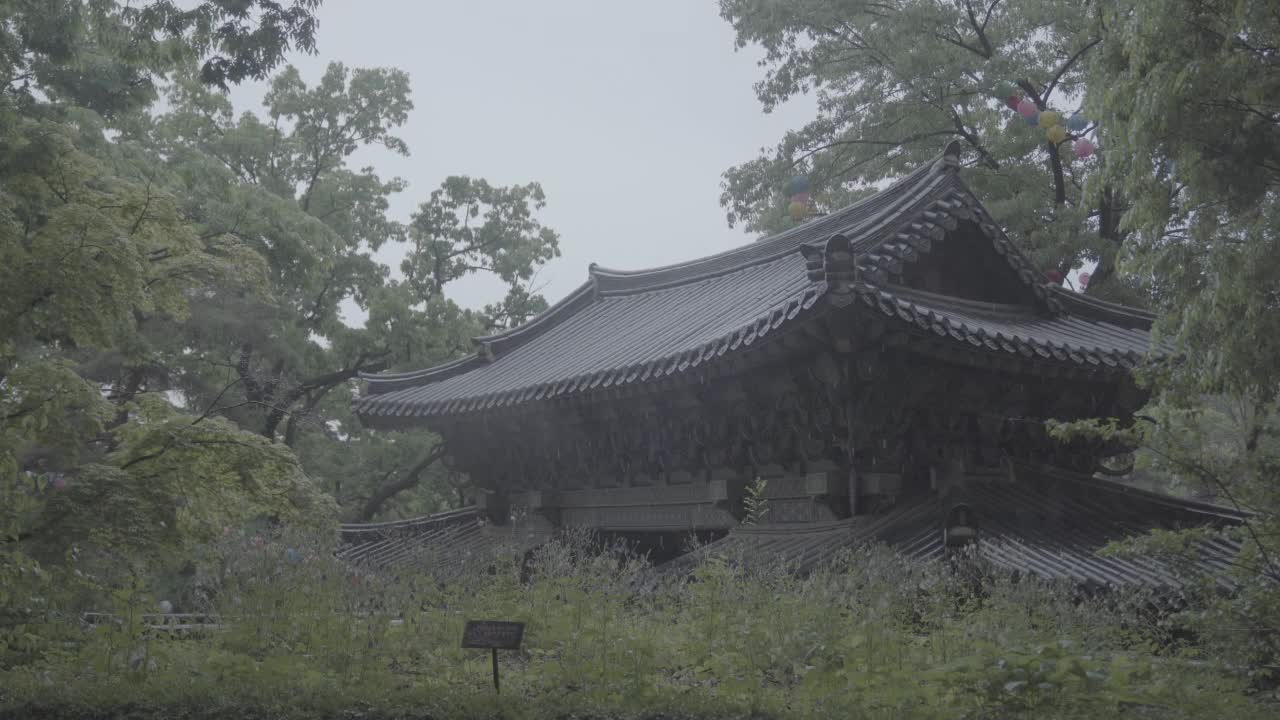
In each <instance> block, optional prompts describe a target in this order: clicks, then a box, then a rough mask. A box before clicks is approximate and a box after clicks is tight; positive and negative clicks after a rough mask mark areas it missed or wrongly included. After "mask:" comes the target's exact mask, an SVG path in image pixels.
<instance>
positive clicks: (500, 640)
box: [462, 620, 524, 693]
mask: <svg viewBox="0 0 1280 720" xmlns="http://www.w3.org/2000/svg"><path fill="white" fill-rule="evenodd" d="M523 638H524V623H522V622H506V621H503V620H468V621H467V626H466V627H465V628H463V630H462V647H464V648H486V649H488V650H490V651H491V652H492V653H493V690H494V692H495V693H501V692H502V687H501V685H500V684H499V682H498V651H499V650H519V649H520V641H521V640H522V639H523Z"/></svg>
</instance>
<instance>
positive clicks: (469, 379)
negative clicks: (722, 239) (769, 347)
mask: <svg viewBox="0 0 1280 720" xmlns="http://www.w3.org/2000/svg"><path fill="white" fill-rule="evenodd" d="M958 154H959V150H958V147H957V146H951V147H949V148H948V149H947V151H946V152H945V153H944V154H943V155H941V156H940V157H939V158H938V159H937V160H936V161H934V162H932V163H929V164H927V165H925V166H924V167H921V168H920V169H918V170H916V171H915V172H913V173H911V174H910V175H908V176H906V177H904V178H903V179H902V180H900V181H899V182H897V183H895V184H894V185H892V186H891V187H889V188H887V189H885V190H883V191H881V192H879V193H877V194H876V195H874V196H871V197H870V198H867V199H865V200H863V201H862V202H859V203H857V204H854V205H851V206H849V207H847V208H844V209H842V210H839V211H837V212H834V213H832V214H830V215H827V216H824V217H820V218H818V219H815V220H813V221H811V222H808V223H806V224H804V225H801V226H798V227H796V228H794V229H792V230H789V231H787V232H785V233H782V234H780V235H777V236H775V237H772V238H768V239H766V240H763V241H760V242H755V243H751V244H749V245H745V246H743V247H739V248H735V249H733V250H729V251H727V252H724V253H720V254H717V255H713V256H710V257H706V258H699V259H696V260H692V261H690V262H686V263H681V264H678V265H672V266H668V267H663V268H655V269H651V270H643V271H636V272H624V271H618V270H608V269H603V268H599V267H595V266H593V267H592V269H591V274H590V280H589V281H588V282H587V283H586V284H584V285H583V286H582V287H580V288H579V289H578V290H576V291H575V292H573V293H572V294H570V295H569V296H568V297H567V298H565V299H564V300H562V301H561V302H559V303H557V304H556V305H555V306H553V307H552V308H550V309H549V310H547V311H546V312H545V313H543V314H542V315H540V316H538V317H537V318H535V319H533V320H532V321H530V322H529V323H526V324H525V325H522V326H520V327H518V328H514V329H512V330H508V331H504V332H501V333H498V334H495V335H490V336H486V337H482V338H477V339H476V343H477V352H475V353H473V354H471V355H468V356H466V357H463V358H460V359H458V360H455V361H452V362H449V363H446V364H444V365H440V366H437V367H434V368H428V369H425V370H419V371H414V372H407V373H387V374H379V375H371V376H367V377H366V378H365V379H366V380H367V381H368V392H367V393H366V394H365V396H364V397H362V398H361V399H359V400H358V401H357V402H356V406H355V409H356V412H357V413H358V414H359V415H360V417H361V418H362V419H363V420H364V421H365V422H366V423H370V424H372V425H375V426H376V425H380V424H402V423H405V422H413V421H414V420H415V419H420V418H421V419H425V418H429V417H438V416H452V415H459V414H464V413H473V412H482V411H486V410H493V409H497V408H506V407H512V406H516V405H522V404H525V403H531V402H537V401H542V400H547V399H552V398H560V397H565V396H570V395H574V394H579V393H584V392H589V391H594V390H599V389H605V388H611V387H618V386H626V385H634V384H638V383H646V382H650V381H654V380H657V379H661V378H664V377H668V376H671V375H675V374H679V373H684V372H689V371H692V370H696V369H698V368H700V367H703V366H705V365H707V364H708V363H712V362H715V361H716V360H717V359H719V358H722V357H724V356H726V355H732V354H735V353H741V352H746V351H749V349H750V348H752V347H753V346H754V345H756V344H758V343H760V342H761V341H762V339H764V338H766V337H767V336H769V335H770V334H771V333H775V332H776V331H778V330H779V329H780V328H782V327H783V326H785V325H788V324H791V323H797V322H802V321H804V320H805V319H808V318H810V317H812V316H815V315H817V314H820V313H821V312H824V311H826V309H827V304H826V303H819V300H821V299H822V297H823V295H824V294H826V293H827V291H828V285H827V283H826V282H824V281H823V280H821V279H816V278H815V277H814V275H813V274H812V273H811V271H812V270H813V267H812V266H811V264H808V263H807V259H806V256H809V258H812V257H813V256H814V254H815V252H817V253H818V254H819V255H820V254H821V253H820V252H818V251H817V250H815V248H820V247H822V246H823V245H824V244H825V243H826V242H827V241H828V240H829V239H830V238H832V237H835V236H841V237H843V238H846V239H847V241H848V242H849V245H850V249H851V250H853V251H854V253H855V257H856V260H855V262H856V265H857V268H858V270H859V279H858V281H857V283H856V286H855V290H856V294H857V297H858V298H860V299H861V300H862V302H863V304H864V305H865V306H866V307H868V308H871V309H874V310H878V311H879V312H880V313H881V315H882V316H883V317H885V318H887V319H888V320H889V321H891V322H893V321H896V322H900V323H903V324H905V325H906V326H909V328H910V329H911V330H913V331H915V332H919V333H926V334H931V335H933V336H936V338H938V339H943V340H949V341H953V342H956V343H959V344H960V345H961V346H964V347H966V348H968V349H970V350H976V351H978V352H989V353H995V354H1003V355H1010V356H1014V357H1021V358H1029V359H1031V360H1035V361H1038V362H1048V363H1062V364H1067V365H1071V366H1074V367H1078V368H1085V369H1088V370H1098V371H1104V372H1105V371H1108V370H1125V369H1128V368H1131V367H1133V366H1134V365H1136V364H1137V363H1139V362H1140V361H1141V359H1142V357H1143V356H1144V355H1145V354H1146V351H1147V347H1148V345H1149V343H1150V334H1149V329H1150V324H1151V318H1150V316H1148V315H1146V314H1144V313H1141V312H1139V311H1136V310H1131V309H1129V308H1124V307H1120V306H1115V305H1110V304H1107V303H1101V302H1098V301H1095V300H1092V299H1090V298H1086V297H1083V296H1078V295H1076V294H1075V293H1070V292H1067V291H1064V290H1062V289H1061V288H1053V287H1051V286H1049V285H1047V284H1045V283H1044V282H1042V280H1041V277H1042V276H1041V275H1040V273H1039V272H1037V271H1036V270H1035V268H1034V267H1032V265H1031V263H1030V262H1029V261H1028V260H1027V259H1026V258H1025V257H1024V256H1023V255H1022V253H1021V252H1020V251H1018V249H1017V248H1016V247H1015V246H1014V244H1013V243H1012V242H1011V241H1010V240H1009V239H1008V238H1007V237H1005V235H1004V234H1003V232H1002V231H1001V230H1000V229H999V228H998V227H997V226H996V225H995V224H994V222H993V221H992V220H991V218H990V217H989V216H988V215H987V214H986V211H985V210H984V209H983V208H982V207H981V204H980V203H979V202H978V201H977V200H976V199H975V198H974V197H973V196H972V194H971V193H970V192H969V191H968V189H967V188H966V187H965V186H964V184H963V183H962V182H961V180H960V178H959V175H958V172H957V168H958ZM957 219H963V220H966V221H970V222H973V223H975V224H977V225H978V226H979V227H980V228H982V231H983V235H984V236H985V237H986V238H987V239H988V240H989V241H990V242H991V243H992V246H993V248H994V249H995V250H996V252H998V253H999V254H1000V255H1001V256H1003V257H1004V258H1005V260H1006V261H1007V262H1008V264H1009V265H1010V267H1011V268H1012V269H1013V270H1014V271H1015V272H1016V273H1017V276H1018V277H1019V278H1021V280H1022V281H1023V283H1024V284H1025V285H1026V287H1027V289H1028V295H1029V296H1030V297H1034V298H1038V299H1039V300H1038V301H1037V302H1034V303H1029V304H1024V305H1001V304H996V303H984V302H976V301H972V300H962V299H959V298H953V297H948V296H943V295H936V294H930V293H924V292H921V291H918V290H912V289H909V288H907V287H905V286H902V285H898V284H894V283H891V282H888V281H887V280H886V278H887V275H888V273H889V272H890V271H892V270H894V269H900V267H901V265H902V263H905V262H911V261H913V260H914V259H915V258H918V257H919V255H920V254H921V253H923V252H927V251H928V249H929V247H930V245H931V243H933V242H935V241H936V240H938V239H941V238H942V237H943V236H944V234H945V231H946V230H947V229H948V228H954V227H955V224H956V222H957Z"/></svg>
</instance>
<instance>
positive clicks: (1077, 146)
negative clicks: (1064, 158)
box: [1071, 138, 1097, 160]
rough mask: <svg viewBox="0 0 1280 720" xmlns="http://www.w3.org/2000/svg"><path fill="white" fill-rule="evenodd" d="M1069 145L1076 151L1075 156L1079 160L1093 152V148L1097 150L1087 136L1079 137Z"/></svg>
mask: <svg viewBox="0 0 1280 720" xmlns="http://www.w3.org/2000/svg"><path fill="white" fill-rule="evenodd" d="M1071 147H1072V149H1073V150H1075V151H1076V157H1077V158H1080V159H1081V160H1083V159H1085V158H1087V157H1089V156H1090V155H1092V154H1093V151H1094V150H1097V147H1095V146H1094V144H1093V141H1092V140H1090V139H1089V138H1080V139H1079V140H1076V141H1075V143H1073V144H1072V146H1071Z"/></svg>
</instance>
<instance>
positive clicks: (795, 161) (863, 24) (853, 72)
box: [720, 0, 1132, 296]
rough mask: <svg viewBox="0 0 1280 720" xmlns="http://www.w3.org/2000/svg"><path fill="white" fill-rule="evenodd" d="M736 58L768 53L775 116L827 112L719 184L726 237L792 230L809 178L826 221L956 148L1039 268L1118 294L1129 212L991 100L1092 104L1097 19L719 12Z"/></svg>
mask: <svg viewBox="0 0 1280 720" xmlns="http://www.w3.org/2000/svg"><path fill="white" fill-rule="evenodd" d="M720 11H721V14H722V16H723V17H724V18H725V19H726V20H728V21H729V22H730V23H731V24H732V25H733V27H734V30H735V31H736V34H737V42H738V45H739V47H743V46H747V45H758V46H759V47H761V48H762V49H763V50H764V52H765V57H764V60H763V61H762V63H761V64H762V66H763V67H764V68H765V69H766V72H765V76H764V78H763V79H762V80H761V81H760V82H759V83H757V85H756V94H757V96H758V97H759V99H760V101H761V103H762V104H763V106H764V108H765V110H766V112H767V111H769V110H772V109H773V108H775V107H777V106H778V105H780V104H782V103H784V102H786V101H787V100H789V99H791V98H793V97H796V96H797V95H800V94H802V93H806V92H808V93H812V94H813V95H814V96H815V97H816V99H817V104H818V114H817V117H815V118H814V119H813V120H812V121H811V122H809V123H808V124H806V125H805V126H804V127H802V128H799V129H796V130H793V131H790V132H788V133H787V134H786V136H785V137H783V138H782V140H781V141H780V142H779V143H778V144H777V145H776V146H775V147H774V148H772V149H767V150H765V151H764V152H763V154H762V155H761V156H760V157H758V158H756V159H754V160H751V161H749V162H746V163H743V164H741V165H738V166H736V167H733V168H731V169H729V170H728V171H727V172H726V173H725V175H724V194H723V196H722V199H721V202H722V204H723V205H724V206H725V208H726V209H727V210H728V218H729V222H730V224H734V223H738V222H742V223H745V224H746V225H747V227H748V229H752V230H758V231H776V230H780V229H782V228H784V227H788V226H790V225H791V224H792V221H791V220H790V219H789V218H787V217H786V213H785V207H786V203H787V198H786V196H785V194H784V192H783V188H784V186H785V184H786V181H787V179H788V178H790V177H791V176H793V175H796V174H804V175H807V176H808V177H809V178H810V180H811V182H812V185H813V194H814V199H815V201H816V202H817V204H818V206H819V208H820V209H825V208H835V207H840V206H841V205H843V204H845V203H847V202H848V201H850V200H852V199H854V198H856V197H859V196H861V195H863V194H865V193H868V192H870V191H872V190H873V189H874V188H875V187H877V186H878V185H880V184H882V183H884V182H885V181H887V180H889V179H892V178H896V177H899V176H901V175H903V174H905V173H907V172H909V171H910V170H912V169H914V168H917V167H919V166H920V165H921V163H924V162H926V161H928V160H930V159H932V158H933V157H935V156H936V155H937V154H938V153H939V152H940V151H941V148H942V147H943V146H944V145H945V144H946V143H948V142H950V141H952V140H956V141H959V142H960V143H961V144H962V146H963V147H964V150H965V169H964V173H965V180H966V182H968V183H969V185H970V186H971V187H973V188H974V190H975V192H976V193H978V195H979V196H980V197H982V199H983V203H984V204H985V205H986V206H987V208H988V209H990V211H991V213H992V215H993V216H994V217H995V218H996V219H997V220H998V221H999V222H1000V223H1001V224H1002V226H1003V227H1005V228H1006V230H1007V231H1008V232H1009V233H1010V234H1011V236H1013V237H1014V238H1015V239H1017V240H1018V241H1019V242H1020V243H1021V245H1022V246H1023V247H1024V248H1025V249H1026V250H1028V251H1029V252H1030V253H1031V254H1032V256H1033V257H1034V258H1035V260H1036V261H1038V262H1039V263H1040V264H1041V266H1042V267H1045V268H1046V269H1048V268H1057V269H1058V270H1059V271H1062V272H1064V273H1065V272H1066V271H1067V270H1069V269H1071V268H1072V267H1076V266H1079V265H1080V264H1082V263H1084V262H1087V261H1096V262H1098V263H1099V267H1098V269H1097V270H1096V271H1095V272H1094V278H1095V282H1094V284H1093V285H1092V286H1093V287H1096V288H1098V289H1100V290H1104V289H1105V290H1107V291H1108V292H1109V293H1110V294H1112V295H1113V296H1114V295H1130V296H1132V293H1128V292H1126V291H1125V290H1124V289H1123V288H1121V287H1119V285H1120V283H1118V282H1116V278H1115V275H1114V263H1115V260H1116V258H1117V256H1118V255H1119V253H1120V252H1121V251H1122V248H1123V246H1124V243H1125V240H1126V233H1125V232H1124V231H1123V230H1122V229H1121V228H1120V227H1119V225H1118V221H1119V217H1120V213H1121V212H1122V211H1123V209H1124V207H1125V205H1124V200H1123V198H1122V197H1121V196H1120V195H1119V194H1118V193H1117V192H1116V191H1115V189H1114V188H1112V187H1111V186H1109V185H1106V184H1096V183H1095V184H1090V183H1089V182H1088V181H1089V178H1090V177H1091V176H1092V175H1094V174H1095V172H1096V169H1097V167H1098V160H1097V158H1096V157H1094V158H1089V159H1086V160H1080V159H1077V158H1076V157H1075V155H1074V153H1073V151H1072V142H1071V140H1070V139H1068V140H1064V141H1061V142H1057V143H1055V142H1051V141H1049V140H1048V139H1046V132H1045V131H1044V130H1043V129H1040V128H1032V127H1028V126H1027V124H1026V122H1024V120H1023V118H1022V117H1021V116H1020V115H1018V114H1017V113H1015V112H1013V111H1012V110H1010V109H1009V108H1008V107H1006V106H1005V105H1004V103H1003V101H1002V100H1001V99H999V98H996V97H993V89H994V88H996V87H997V86H998V85H999V84H1000V83H1001V82H1012V83H1016V85H1017V87H1018V92H1019V93H1020V94H1021V95H1022V96H1024V97H1026V98H1028V99H1030V100H1031V101H1032V102H1033V103H1035V105H1036V106H1037V107H1038V108H1039V109H1041V110H1053V111H1056V112H1060V113H1063V114H1064V116H1066V115H1070V114H1073V113H1075V112H1076V111H1077V110H1078V109H1079V108H1080V106H1081V103H1082V101H1083V97H1084V91H1085V69H1086V67H1087V64H1088V62H1089V61H1090V60H1091V59H1092V56H1093V55H1094V54H1096V53H1097V52H1098V46H1099V44H1100V42H1101V39H1102V35H1101V29H1100V24H1099V22H1098V20H1097V18H1096V17H1095V16H1094V9H1093V7H1092V6H1080V5H1077V4H1073V3H1058V2H1042V1H1040V0H1028V1H1026V2H1016V3H1014V2H1001V0H987V1H983V0H956V1H955V2H934V1H933V0H891V1H889V2H876V3H867V2H861V1H860V0H859V1H855V0H836V1H834V2H833V1H832V0H795V1H792V2H764V1H762V0H721V3H720Z"/></svg>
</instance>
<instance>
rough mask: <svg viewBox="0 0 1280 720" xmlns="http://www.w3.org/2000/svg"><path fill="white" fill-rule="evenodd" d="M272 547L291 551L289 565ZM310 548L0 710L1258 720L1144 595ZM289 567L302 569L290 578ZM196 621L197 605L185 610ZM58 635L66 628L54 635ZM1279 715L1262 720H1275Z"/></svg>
mask: <svg viewBox="0 0 1280 720" xmlns="http://www.w3.org/2000/svg"><path fill="white" fill-rule="evenodd" d="M286 548H292V549H293V552H291V553H288V554H286ZM328 550H329V548H326V547H324V544H323V543H322V542H319V541H317V540H316V539H314V538H311V539H308V538H304V537H298V536H294V537H281V538H274V539H273V540H271V541H269V542H266V543H264V544H263V545H262V546H261V547H259V546H256V545H255V544H253V543H251V542H245V541H236V540H228V541H227V542H226V543H225V544H224V545H223V546H221V547H219V548H217V549H216V552H215V553H213V554H212V558H213V559H212V560H211V562H209V563H208V564H207V567H205V568H204V569H203V570H202V572H203V573H204V574H203V577H205V586H206V590H207V593H206V595H205V597H207V600H206V602H207V605H208V606H207V607H206V608H198V609H207V610H209V611H211V612H214V613H216V614H217V615H218V616H219V619H220V625H221V627H220V629H217V630H212V631H204V632H201V633H197V634H194V635H188V636H175V635H173V634H171V633H158V632H155V631H151V630H148V629H147V627H146V625H145V623H140V622H137V621H136V618H137V617H138V616H139V611H140V610H141V609H144V608H145V609H147V610H148V611H150V610H151V608H152V607H153V605H154V602H155V598H154V597H151V596H148V595H146V594H144V593H119V594H117V596H116V601H117V602H118V603H119V606H118V607H116V608H114V610H115V611H116V613H117V614H119V615H120V616H121V617H122V618H135V620H132V621H124V622H121V623H104V624H100V625H98V626H97V627H96V628H94V629H91V630H81V631H76V632H70V631H67V629H66V628H64V631H63V632H62V633H61V634H60V635H59V640H58V642H56V643H50V645H49V646H48V647H47V648H45V651H44V652H43V653H42V654H41V655H40V656H39V658H38V659H35V660H30V661H28V662H24V663H23V664H22V665H17V666H11V667H8V668H5V669H3V671H0V687H3V688H5V689H4V690H0V693H3V696H2V697H0V707H4V708H8V709H9V711H10V712H11V713H18V712H37V711H39V709H40V708H46V709H48V708H51V707H52V708H55V709H57V710H58V712H62V713H66V714H69V715H70V716H74V715H75V714H76V713H77V712H80V711H85V712H86V713H87V712H88V711H89V710H90V709H97V710H98V711H102V710H103V709H110V708H132V710H130V712H134V713H137V712H144V713H145V712H147V709H148V708H150V709H153V710H154V713H155V716H156V717H183V716H184V715H183V714H186V715H187V716H190V717H209V716H212V715H215V714H217V713H219V712H225V713H226V714H227V716H229V717H238V716H240V715H239V714H240V713H245V712H251V711H252V712H259V713H262V714H263V716H264V717H265V716H271V717H291V716H296V717H338V716H341V713H344V712H348V711H357V712H363V713H373V714H374V716H378V715H382V716H388V717H389V716H392V715H396V714H398V713H410V714H420V715H423V716H431V717H464V716H465V717H473V716H501V717H511V718H518V717H570V716H573V717H581V716H596V717H641V716H655V715H666V716H687V717H722V716H723V717H728V716H760V717H834V716H843V717H857V718H904V717H911V718H933V717H937V718H957V717H974V718H977V717H983V718H986V717H1024V716H1025V717H1037V718H1042V717H1080V718H1096V717H1099V716H1103V715H1121V716H1132V717H1161V718H1174V717H1188V718H1200V717H1222V716H1225V715H1227V714H1228V713H1229V714H1231V715H1232V716H1233V717H1235V718H1247V717H1250V716H1257V717H1263V716H1266V712H1265V709H1264V708H1262V707H1261V706H1258V705H1257V704H1255V702H1254V701H1252V700H1250V699H1248V698H1247V697H1246V696H1245V694H1244V692H1243V690H1244V685H1243V682H1242V680H1241V679H1239V678H1238V677H1236V676H1235V675H1233V674H1232V673H1230V672H1228V671H1227V670H1225V669H1223V668H1220V667H1218V666H1217V665H1215V664H1214V663H1213V662H1212V659H1210V658H1205V657H1199V656H1192V655H1189V654H1188V652H1187V651H1186V650H1177V651H1175V650H1172V649H1171V646H1170V645H1169V644H1168V643H1167V642H1165V640H1166V638H1165V637H1164V635H1163V633H1164V631H1163V629H1162V628H1161V626H1160V625H1159V622H1158V617H1157V616H1154V615H1152V613H1150V612H1149V610H1148V609H1149V607H1150V602H1149V601H1150V599H1151V598H1149V597H1147V596H1146V595H1145V594H1143V593H1119V592H1110V593H1103V594H1098V595H1096V596H1089V595H1085V594H1082V593H1080V592H1077V590H1076V589H1075V588H1074V587H1072V586H1068V585H1055V584H1050V583H1043V582H1039V581H1035V580H1031V579H1028V578H1022V579H1017V578H1012V577H1008V576H1003V575H1000V574H998V573H994V572H990V571H989V569H986V568H983V567H981V566H980V565H977V564H976V563H975V562H974V561H972V560H965V561H961V562H957V563H954V564H942V563H934V564H911V563H906V562H903V561H902V560H901V559H899V558H897V557H895V556H894V555H893V554H892V553H891V552H890V551H888V550H887V549H884V548H865V549H862V550H858V551H853V552H849V553H848V554H847V555H846V556H844V557H842V558H841V559H840V560H839V561H838V562H836V563H833V564H832V565H830V566H829V567H824V568H822V569H820V570H818V571H817V572H813V573H810V574H807V575H803V576H802V575H798V574H796V573H793V572H790V571H789V569H788V568H786V567H785V566H768V565H761V564H760V563H758V562H755V563H743V562H738V561H737V560H739V559H735V558H723V557H719V558H717V557H712V558H710V559H708V560H706V561H705V562H703V563H702V564H701V565H699V566H698V567H697V568H696V569H695V570H694V572H693V574H692V575H683V574H682V575H678V576H663V575H661V574H656V573H655V572H654V570H653V568H651V567H649V566H648V564H647V563H646V562H645V560H644V559H643V558H641V557H637V556H636V555H634V554H632V553H630V552H628V551H626V550H625V549H624V548H621V547H619V546H609V545H607V544H604V543H602V542H600V541H599V540H598V539H596V538H593V537H591V536H589V535H587V534H581V533H578V534H567V535H565V536H563V537H561V538H558V539H557V540H556V541H554V542H551V543H548V544H547V545H544V546H542V547H540V548H539V549H537V550H536V551H534V553H533V554H532V557H531V558H529V559H527V560H526V561H523V562H522V561H521V560H520V559H516V558H504V557H500V558H497V559H495V560H493V561H491V562H490V561H485V562H477V563H475V564H474V565H473V566H472V567H470V568H469V569H468V571H467V572H465V573H463V574H462V575H460V576H453V577H451V578H450V579H449V581H448V582H439V581H437V580H436V579H435V578H434V577H433V576H432V575H430V574H429V573H427V572H425V571H424V570H422V569H415V568H412V567H408V566H406V567H402V568H398V569H392V570H388V571H381V572H367V571H363V570H360V569H356V568H352V567H348V566H346V565H343V564H342V563H340V562H339V561H337V560H334V559H333V558H332V555H331V553H330V552H328ZM290 560H293V561H294V562H290ZM182 609H197V608H182ZM468 619H506V620H520V621H524V622H526V623H527V628H526V633H525V639H524V646H523V648H522V649H521V650H520V651H518V652H503V653H500V655H501V665H502V669H501V672H502V677H503V683H502V694H501V695H500V696H495V693H494V691H493V688H492V686H491V685H490V680H489V656H488V654H487V653H485V652H483V651H477V650H464V649H462V648H460V647H459V640H460V638H461V635H462V627H463V624H464V622H465V621H466V620H468ZM64 622H65V623H67V624H72V623H74V622H76V618H73V617H66V618H65V619H64ZM1272 709H1273V710H1274V708H1272Z"/></svg>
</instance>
